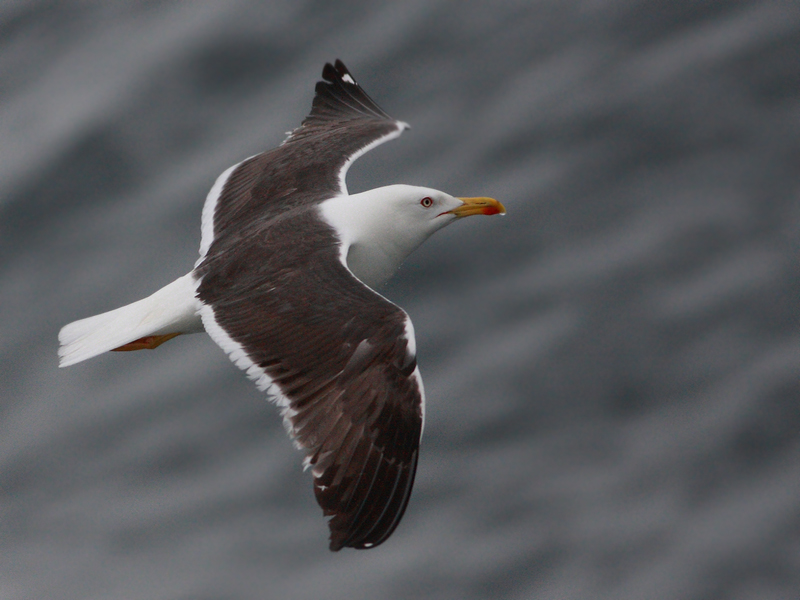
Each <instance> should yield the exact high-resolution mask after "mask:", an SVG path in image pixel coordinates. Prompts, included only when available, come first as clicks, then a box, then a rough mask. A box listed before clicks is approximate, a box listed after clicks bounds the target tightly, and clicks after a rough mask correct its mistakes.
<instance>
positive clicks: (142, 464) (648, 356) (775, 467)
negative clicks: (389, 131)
mask: <svg viewBox="0 0 800 600" xmlns="http://www.w3.org/2000/svg"><path fill="white" fill-rule="evenodd" d="M337 57H339V58H342V59H343V60H344V61H345V62H346V63H347V64H348V66H349V67H350V69H351V70H352V71H353V73H354V75H355V76H356V78H357V79H358V80H359V81H360V83H361V84H362V85H363V86H364V88H365V89H366V90H367V91H368V92H369V93H370V94H371V95H372V96H373V97H374V98H375V99H376V100H377V101H378V103H379V104H380V105H381V106H382V107H383V108H384V109H385V110H386V111H387V112H389V114H391V115H393V116H395V117H396V118H398V119H402V120H405V121H408V122H409V123H411V125H412V130H411V131H409V132H407V133H406V134H405V135H403V137H402V138H400V139H399V140H397V141H394V142H391V143H390V144H387V145H385V146H382V147H381V148H379V149H377V150H376V151H374V152H371V153H370V154H368V155H366V156H365V157H363V158H362V159H361V160H359V161H358V162H357V163H356V164H355V165H354V167H353V169H351V172H350V175H349V179H348V183H349V187H350V190H351V191H361V190H363V189H368V188H371V187H375V186H378V185H383V184H387V183H395V182H403V183H415V184H420V185H426V186H431V187H436V188H440V189H443V190H446V191H448V192H451V193H453V194H456V195H475V196H477V195H491V196H494V197H496V198H498V199H500V200H501V201H502V202H503V203H504V204H505V205H506V207H507V208H508V216H507V217H505V218H502V219H501V218H492V219H479V218H475V219H470V220H467V221H465V222H462V223H459V224H457V225H454V226H452V227H450V228H448V229H447V230H444V231H443V232H441V233H439V234H437V235H436V236H434V238H432V239H431V240H430V241H429V242H428V243H427V244H426V245H425V246H423V247H422V248H421V249H420V250H419V251H418V252H417V253H416V254H414V255H413V256H412V257H411V258H410V260H409V261H408V262H407V264H406V265H405V266H404V267H403V268H402V270H401V271H400V273H399V274H398V276H397V277H396V278H395V279H394V280H393V281H392V283H391V284H389V285H388V286H387V287H386V289H384V290H383V291H384V293H385V294H386V295H388V296H389V297H390V298H391V299H393V300H394V301H396V302H397V303H398V304H400V305H401V306H403V307H404V308H405V309H406V310H407V311H408V312H409V313H410V315H411V317H412V318H413V320H414V324H415V327H416V332H417V346H418V354H419V356H418V358H419V363H420V366H421V370H422V374H423V377H424V380H425V385H426V390H427V396H428V408H427V421H426V430H425V437H424V440H423V446H422V454H421V459H420V464H419V471H418V474H417V481H416V486H415V490H414V494H413V495H412V498H411V503H410V505H409V508H408V511H407V513H406V515H405V517H404V519H403V521H402V523H401V524H400V527H399V528H398V529H397V531H396V532H395V534H394V535H393V537H392V538H391V539H390V540H389V541H388V542H387V543H386V544H384V545H383V546H381V547H380V548H378V549H375V550H371V551H365V552H359V551H350V550H345V551H342V552H339V553H336V554H333V553H330V552H329V551H328V550H327V528H326V526H325V524H324V521H323V519H322V517H321V515H320V511H319V509H318V507H317V506H316V503H315V501H314V498H313V493H312V489H311V484H310V476H309V475H308V473H302V472H301V467H300V460H301V456H300V455H299V454H298V453H297V452H296V451H295V450H294V449H293V447H292V445H291V444H290V442H289V441H288V440H287V439H286V437H285V435H284V431H283V428H282V425H281V421H280V418H279V416H278V414H277V411H275V410H274V408H273V407H272V406H270V405H269V404H268V403H267V402H266V401H265V400H264V397H263V395H262V394H261V393H259V392H258V391H257V390H256V389H255V387H254V386H253V385H252V384H251V382H250V381H248V380H247V379H246V378H245V377H244V376H243V374H242V373H241V372H240V371H239V370H238V369H236V368H235V367H234V366H233V365H232V364H231V363H230V362H229V361H228V359H227V358H226V357H225V355H224V353H223V352H221V351H220V350H219V348H217V347H216V346H215V344H214V343H213V342H212V341H211V340H210V339H209V338H208V337H207V336H204V335H202V336H201V335H197V336H185V337H180V338H177V339H176V340H173V341H171V342H169V343H168V344H166V345H164V346H162V347H161V348H159V349H158V350H156V351H153V352H137V353H127V354H109V355H104V356H101V357H99V358H96V359H94V360H91V361H89V362H86V363H83V364H81V365H77V366H74V367H70V368H69V369H62V370H59V369H58V368H57V359H56V347H57V342H56V336H57V333H58V330H59V328H60V327H61V326H62V325H64V324H66V323H67V322H69V321H72V320H75V319H78V318H82V317H85V316H89V315H92V314H95V313H98V312H102V311H105V310H109V309H112V308H115V307H117V306H119V305H122V304H126V303H129V302H131V301H134V300H137V299H138V298H140V297H143V296H145V295H149V294H150V293H152V292H153V291H155V290H156V289H157V288H159V287H161V286H162V285H164V284H166V283H168V282H170V281H172V280H173V279H175V278H176V277H178V276H180V275H182V274H184V273H185V272H187V271H188V270H189V269H190V268H191V266H192V264H193V263H194V261H195V258H196V256H197V247H198V246H199V241H200V230H199V224H200V210H201V207H202V203H203V200H204V198H205V194H206V193H207V191H208V189H209V188H210V187H211V185H212V184H213V182H214V180H215V178H216V177H217V175H218V174H219V173H221V172H222V171H223V170H224V169H225V168H227V167H228V166H230V165H231V164H234V163H236V162H238V161H240V160H242V159H243V158H245V157H247V156H250V155H252V154H254V153H256V152H259V151H261V150H263V149H267V148H271V147H273V146H275V145H277V144H278V143H279V142H280V141H281V140H282V139H283V137H284V132H286V131H288V130H290V129H292V128H294V127H295V126H296V125H297V124H298V123H299V122H300V120H301V119H302V118H303V116H304V115H305V114H306V113H307V111H308V109H309V107H310V103H311V98H312V93H313V86H314V83H315V82H316V81H317V79H318V78H319V74H320V71H321V69H322V65H323V64H324V63H325V62H326V61H332V60H333V59H335V58H337ZM798 232H800V5H799V4H798V3H797V2H790V1H786V2H770V1H764V2H731V1H729V2H719V1H713V2H711V1H706V2H697V1H680V2H653V1H650V2H648V1H643V0H639V1H637V0H628V1H618V2H597V1H588V0H587V1H577V0H574V1H558V2H555V1H544V0H542V1H531V0H524V1H519V2H513V1H509V2H456V1H444V0H442V1H431V0H425V1H422V0H414V1H408V2H402V3H366V2H365V3H356V2H350V3H348V2H342V3H325V2H312V1H296V2H288V1H285V2H282V1H277V0H276V1H270V2H256V1H246V0H239V1H229V2H216V3H202V2H188V1H184V2H127V3H99V2H75V3H66V2H60V3H59V2H45V1H34V0H26V1H14V0H9V1H6V2H3V3H2V5H0V307H2V308H0V341H1V342H2V343H0V599H2V600H28V599H30V600H34V599H35V600H41V599H54V600H72V599H76V600H77V599H81V600H89V599H91V600H95V599H97V600H100V599H103V600H108V599H117V598H119V599H125V600H134V599H139V598H141V599H148V600H161V599H164V600H189V599H191V600H222V599H226V600H227V599H242V600H245V599H246V600H250V599H257V598H258V599H260V598H292V599H294V598H298V599H301V598H326V599H339V598H342V599H344V598H347V599H361V598H385V599H395V598H397V599H400V598H431V599H459V600H470V599H478V598H492V599H506V598H507V599H521V600H522V599H534V598H535V599H537V600H547V599H566V598H575V599H588V598H591V599H614V600H624V599H631V600H641V599H643V598H646V599H648V600H658V599H664V600H674V599H676V598H680V599H723V598H724V599H726V600H727V599H732V600H744V599H753V600H756V599H757V600H770V599H787V598H797V597H798V594H800V378H799V377H798V374H799V373H800V369H798V366H800V328H799V325H800V323H799V322H798V321H799V319H798V298H799V297H800V267H799V266H798V251H800V234H799V233H798Z"/></svg>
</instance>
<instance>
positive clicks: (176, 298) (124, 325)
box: [58, 273, 203, 367]
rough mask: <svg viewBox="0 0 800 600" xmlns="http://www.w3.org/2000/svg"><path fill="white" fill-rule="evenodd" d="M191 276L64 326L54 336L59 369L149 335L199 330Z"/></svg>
mask: <svg viewBox="0 0 800 600" xmlns="http://www.w3.org/2000/svg"><path fill="white" fill-rule="evenodd" d="M196 288H197V280H195V278H194V276H193V275H192V273H189V274H188V275H184V276H183V277H180V278H178V279H176V280H175V281H173V282H172V283H170V284H169V285H167V286H164V287H163V288H161V289H160V290H158V291H157V292H156V293H155V294H153V295H151V296H148V297H147V298H144V299H142V300H139V301H138V302H134V303H132V304H128V305H127V306H123V307H121V308H117V309H115V310H111V311H109V312H105V313H102V314H100V315H95V316H93V317H89V318H87V319H81V320H80V321H75V322H73V323H70V324H69V325H66V326H64V327H63V328H62V329H61V332H60V333H59V334H58V341H59V343H60V344H61V347H60V348H59V349H58V356H59V366H60V367H68V366H69V365H74V364H75V363H79V362H81V361H84V360H87V359H89V358H92V357H94V356H97V355H98V354H102V353H103V352H108V351H109V350H113V349H115V348H119V347H120V346H124V345H125V344H128V343H130V342H132V341H134V340H138V339H139V338H143V337H145V336H149V335H165V334H168V333H194V332H197V331H202V330H203V325H202V321H201V320H200V317H199V316H198V312H197V311H198V308H199V301H198V300H197V299H196V298H195V291H196Z"/></svg>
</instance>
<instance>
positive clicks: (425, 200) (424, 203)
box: [419, 196, 433, 208]
mask: <svg viewBox="0 0 800 600" xmlns="http://www.w3.org/2000/svg"><path fill="white" fill-rule="evenodd" d="M419 203H420V204H421V205H422V207H423V208H430V207H431V206H433V200H432V199H431V198H430V197H428V196H425V197H424V198H423V199H422V200H420V201H419Z"/></svg>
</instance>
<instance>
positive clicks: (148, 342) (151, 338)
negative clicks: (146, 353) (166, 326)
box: [112, 333, 180, 352]
mask: <svg viewBox="0 0 800 600" xmlns="http://www.w3.org/2000/svg"><path fill="white" fill-rule="evenodd" d="M176 335H180V333H168V334H166V335H148V336H145V337H143V338H139V339H138V340H133V341H132V342H130V343H128V344H125V345H124V346H120V347H119V348H114V349H113V350H112V352H131V351H133V350H152V349H153V348H158V347H159V346H160V345H161V344H163V343H164V342H168V341H169V340H171V339H172V338H174V337H175V336H176Z"/></svg>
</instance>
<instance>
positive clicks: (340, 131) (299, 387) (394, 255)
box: [59, 61, 504, 550]
mask: <svg viewBox="0 0 800 600" xmlns="http://www.w3.org/2000/svg"><path fill="white" fill-rule="evenodd" d="M323 77H324V79H325V80H326V81H324V82H320V83H318V84H317V89H316V96H315V98H314V103H313V105H312V110H311V113H310V114H309V116H308V117H307V118H306V119H305V120H304V121H303V124H302V125H301V127H299V128H298V129H296V130H295V131H294V132H292V133H291V134H290V135H289V137H288V138H287V139H286V141H285V142H284V143H283V144H282V145H281V146H279V147H278V148H276V149H274V150H271V151H268V152H265V153H263V154H259V155H257V156H254V157H251V158H249V159H247V160H245V161H243V162H241V163H239V164H237V165H234V166H233V167H231V168H230V169H228V170H226V171H225V172H224V173H223V174H222V175H220V177H219V178H218V179H217V181H216V183H215V184H214V185H213V187H212V188H211V191H210V192H209V194H208V197H207V199H206V203H205V206H204V208H203V213H202V226H201V232H202V239H201V244H200V258H199V259H198V261H197V263H196V264H195V267H194V269H193V270H192V271H191V272H189V273H188V274H187V275H184V276H183V277H180V278H178V279H177V280H176V281H174V282H172V283H170V284H169V285H167V286H165V287H164V288H162V289H161V290H159V291H157V292H156V293H155V294H153V295H151V296H149V297H147V298H145V299H143V300H140V301H138V302H134V303H133V304H129V305H127V306H124V307H122V308H119V309H116V310H113V311H110V312H107V313H103V314H101V315H97V316H94V317H90V318H88V319H83V320H81V321H76V322H74V323H71V324H69V325H67V326H65V327H64V328H63V329H62V331H61V333H60V335H59V341H60V342H61V348H60V350H59V355H60V357H61V363H60V364H61V366H68V365H71V364H74V363H77V362H80V361H83V360H86V359H88V358H91V357H93V356H96V355H98V354H101V353H103V352H107V351H109V350H138V349H141V348H154V347H156V346H158V345H160V344H161V343H163V342H164V341H166V340H168V339H171V338H172V337H174V336H175V335H178V334H181V333H194V332H199V331H203V330H205V331H206V332H208V334H209V335H210V336H211V337H212V339H213V340H214V341H215V342H217V344H219V345H220V346H221V347H222V349H223V350H225V352H226V353H227V354H228V356H229V358H230V359H231V360H232V361H233V362H234V363H235V364H236V365H237V366H239V367H240V368H242V369H243V370H245V371H246V372H247V374H248V375H249V376H250V377H251V378H252V379H254V380H255V382H256V384H257V385H258V387H259V388H261V389H263V390H267V391H268V392H269V394H270V396H271V397H272V399H273V400H275V401H276V403H277V404H278V405H279V406H280V407H281V408H282V413H283V417H284V421H285V424H286V426H287V430H288V431H289V433H290V435H291V436H292V437H293V439H294V441H295V443H296V445H297V446H298V447H300V448H302V449H303V450H305V451H306V453H307V457H306V461H305V464H306V465H307V466H309V467H311V470H312V473H313V475H314V489H315V493H316V496H317V501H318V502H319V504H320V505H321V506H322V509H323V513H324V514H325V515H326V516H331V517H332V518H331V520H330V521H329V526H330V529H331V549H333V550H338V549H339V548H342V547H344V546H350V547H355V548H369V547H373V546H375V545H377V544H380V543H381V542H383V541H384V540H386V538H388V536H389V535H390V534H391V533H392V531H393V530H394V528H395V527H396V526H397V523H398V522H399V520H400V517H401V516H402V514H403V512H404V510H405V506H406V504H407V502H408V498H409V495H410V492H411V487H412V485H413V480H414V472H415V469H416V463H417V456H418V446H419V440H420V437H421V433H422V423H423V417H424V391H423V387H422V379H421V377H420V375H419V369H418V368H417V365H416V344H415V341H414V329H413V326H412V324H411V320H410V319H409V318H408V315H406V313H405V312H404V311H403V310H402V309H400V308H399V307H397V306H396V305H394V304H393V303H391V302H390V301H388V300H387V299H385V298H384V297H383V296H381V295H380V294H378V293H377V292H376V291H374V290H375V288H377V287H379V286H380V285H381V284H383V283H384V282H385V281H386V280H387V279H388V278H389V277H391V275H392V274H393V273H394V272H395V271H396V269H397V268H398V267H399V266H400V264H401V263H402V262H403V260H404V259H405V258H406V257H407V256H408V254H410V253H411V252H412V251H413V250H414V249H415V248H417V247H418V246H419V245H420V244H421V243H422V242H424V241H425V240H426V239H427V238H428V237H429V236H430V235H432V234H433V233H434V232H435V231H437V230H438V229H441V228H442V227H444V226H445V225H447V224H449V223H451V222H452V221H454V220H456V219H457V218H459V217H462V216H468V215H471V214H497V213H502V212H504V209H503V207H502V205H500V204H499V203H498V202H496V201H495V200H492V199H489V198H454V197H453V196H450V195H448V194H445V193H443V192H439V191H437V190H432V189H429V188H422V187H416V186H405V185H395V186H387V187H383V188H377V189H374V190H369V191H367V192H363V193H360V194H353V195H350V194H348V193H347V188H346V186H345V183H344V178H345V174H346V171H347V168H348V167H349V166H350V164H351V163H352V162H353V160H355V159H356V158H357V157H358V156H360V155H361V154H363V153H364V152H366V151H367V150H369V149H371V148H373V147H374V146H377V145H378V144H380V143H382V142H385V141H387V140H390V139H393V138H396V137H398V136H399V135H400V134H401V133H402V131H403V130H404V129H406V128H407V125H406V124H405V123H402V122H399V121H395V120H393V119H391V118H390V117H389V116H388V115H386V113H384V112H383V111H382V110H381V109H380V108H378V107H377V105H375V103H374V102H373V101H372V100H371V99H370V98H369V97H368V96H367V95H366V94H365V93H364V92H363V90H361V88H360V87H359V86H358V84H357V83H355V80H354V79H353V78H352V75H350V73H349V72H348V71H347V69H346V67H345V66H344V65H343V64H342V63H341V62H340V61H337V62H336V65H335V66H332V65H326V67H325V70H323Z"/></svg>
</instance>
